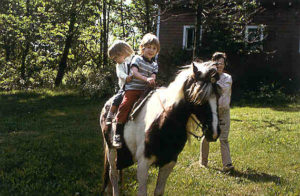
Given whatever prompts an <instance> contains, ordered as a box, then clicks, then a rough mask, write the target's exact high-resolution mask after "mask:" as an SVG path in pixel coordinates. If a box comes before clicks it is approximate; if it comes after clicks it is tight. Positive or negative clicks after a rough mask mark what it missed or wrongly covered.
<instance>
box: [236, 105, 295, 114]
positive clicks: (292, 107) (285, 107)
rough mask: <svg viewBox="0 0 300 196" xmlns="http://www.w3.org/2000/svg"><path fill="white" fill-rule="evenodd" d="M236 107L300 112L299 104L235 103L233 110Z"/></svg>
mask: <svg viewBox="0 0 300 196" xmlns="http://www.w3.org/2000/svg"><path fill="white" fill-rule="evenodd" d="M234 107H251V108H271V109H272V110H275V111H279V112H300V105H299V103H276V104H268V103H234V104H232V108H234Z"/></svg>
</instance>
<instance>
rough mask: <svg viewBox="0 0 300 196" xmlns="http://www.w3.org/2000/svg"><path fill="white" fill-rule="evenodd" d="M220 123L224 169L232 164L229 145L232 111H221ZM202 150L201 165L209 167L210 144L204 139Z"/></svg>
mask: <svg viewBox="0 0 300 196" xmlns="http://www.w3.org/2000/svg"><path fill="white" fill-rule="evenodd" d="M219 121H220V129H221V134H220V137H219V140H220V146H221V156H222V163H223V167H225V166H226V165H228V164H232V161H231V156H230V149H229V143H228V135H229V129H230V109H225V110H222V109H219ZM200 148H201V149H200V152H201V157H200V160H201V164H202V165H207V163H208V154H209V142H208V141H207V140H206V139H205V138H203V139H202V141H201V146H200Z"/></svg>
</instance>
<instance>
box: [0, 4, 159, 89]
mask: <svg viewBox="0 0 300 196" xmlns="http://www.w3.org/2000/svg"><path fill="white" fill-rule="evenodd" d="M120 4H121V5H122V6H120ZM1 5H2V6H1V8H0V69H1V75H0V82H1V87H0V88H1V89H5V90H11V89H26V88H28V89H29V88H36V87H53V86H54V81H56V80H57V78H58V77H59V74H61V75H62V77H64V76H66V77H68V79H66V78H63V80H62V83H63V84H65V83H66V82H67V81H66V80H77V79H76V78H78V77H82V76H84V77H86V78H84V79H83V80H89V79H88V78H87V77H88V76H89V75H88V74H84V75H82V74H79V75H76V73H80V71H78V70H86V69H88V70H93V71H94V72H95V73H96V72H100V73H105V70H106V67H107V66H109V62H108V60H107V55H106V53H107V47H108V45H109V43H111V42H112V41H113V40H114V39H120V38H122V39H126V41H128V42H129V43H130V44H131V45H133V47H134V48H135V49H137V48H138V40H139V39H140V37H141V35H142V34H143V33H145V32H146V31H152V30H155V29H153V28H154V27H155V20H151V21H150V20H149V19H150V18H153V17H146V16H150V15H151V16H152V15H153V14H154V13H155V9H154V5H153V4H152V2H151V1H148V4H147V5H149V10H148V12H146V10H145V9H143V6H144V5H145V1H132V2H130V3H128V2H127V3H125V1H124V0H114V1H112V0H103V1H95V0H93V1H78V0H76V1H62V0H49V1H43V0H33V1H27V0H17V1H13V0H3V1H2V2H1ZM146 19H147V21H149V25H150V27H149V28H150V29H146V28H145V25H144V23H145V21H146ZM120 21H121V22H120ZM104 23H105V24H106V25H104ZM104 38H105V39H104ZM108 38H109V39H108ZM102 69H103V70H102ZM65 74H66V75H65ZM71 76H74V77H75V78H74V79H71V78H70V77H71ZM90 76H92V75H90ZM102 77H103V78H106V76H102ZM20 81H21V82H20ZM58 83H59V81H58ZM67 83H68V82H67Z"/></svg>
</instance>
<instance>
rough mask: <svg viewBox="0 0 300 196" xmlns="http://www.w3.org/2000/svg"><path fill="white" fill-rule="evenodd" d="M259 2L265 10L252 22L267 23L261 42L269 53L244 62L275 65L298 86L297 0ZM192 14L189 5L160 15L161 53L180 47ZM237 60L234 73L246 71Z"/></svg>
mask: <svg viewBox="0 0 300 196" xmlns="http://www.w3.org/2000/svg"><path fill="white" fill-rule="evenodd" d="M274 2H275V4H274ZM290 2H291V3H290ZM261 5H262V6H263V7H264V8H265V10H264V11H263V12H261V13H259V14H257V15H256V16H255V18H254V20H253V24H256V25H258V24H264V25H266V30H267V32H268V34H267V37H266V38H265V40H264V43H263V50H264V52H265V54H268V59H267V60H264V62H263V61H262V59H263V58H261V61H260V62H259V60H256V62H255V58H254V59H253V58H251V57H250V59H248V60H249V62H247V63H248V64H260V65H255V66H265V67H271V69H273V67H274V69H276V70H277V71H278V72H281V73H282V75H283V76H285V77H290V78H291V81H292V82H294V81H296V83H297V82H298V83H299V85H298V86H299V87H300V52H299V50H300V48H299V47H300V2H299V1H298V0H261ZM195 18H196V17H195V14H194V11H193V10H191V9H181V10H180V11H176V12H172V15H164V16H163V17H162V18H161V23H160V38H159V39H160V42H161V48H162V50H161V54H167V53H168V52H169V51H171V50H172V49H173V48H178V49H181V48H182V44H183V43H182V42H183V26H184V25H194V24H195ZM235 59H236V60H234V63H238V62H239V59H240V58H239V57H235ZM261 62H263V63H261ZM244 63H246V62H239V64H244ZM239 64H236V66H235V68H234V70H232V71H235V72H237V73H236V74H237V76H238V75H240V74H242V72H245V73H244V74H247V73H246V72H247V71H246V70H245V68H243V67H244V66H240V65H239ZM249 66H251V65H249ZM236 68H237V69H240V70H239V71H238V70H236ZM233 74H234V73H233ZM297 80H298V81H297ZM294 83H295V82H294ZM294 86H295V84H294Z"/></svg>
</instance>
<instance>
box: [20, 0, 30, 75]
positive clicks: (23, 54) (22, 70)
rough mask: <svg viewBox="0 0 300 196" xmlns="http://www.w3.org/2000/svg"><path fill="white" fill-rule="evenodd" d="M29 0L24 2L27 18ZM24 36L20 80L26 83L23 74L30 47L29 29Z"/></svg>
mask: <svg viewBox="0 0 300 196" xmlns="http://www.w3.org/2000/svg"><path fill="white" fill-rule="evenodd" d="M29 6H30V5H29V0H27V1H26V16H27V17H28V16H29V12H30V9H29ZM26 31H27V32H26V34H25V38H26V39H25V48H24V50H23V52H22V59H21V78H22V79H23V80H24V81H26V77H25V74H26V57H27V55H28V52H29V46H30V41H29V40H30V33H29V32H30V31H29V29H27V30H26Z"/></svg>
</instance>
